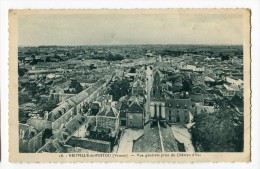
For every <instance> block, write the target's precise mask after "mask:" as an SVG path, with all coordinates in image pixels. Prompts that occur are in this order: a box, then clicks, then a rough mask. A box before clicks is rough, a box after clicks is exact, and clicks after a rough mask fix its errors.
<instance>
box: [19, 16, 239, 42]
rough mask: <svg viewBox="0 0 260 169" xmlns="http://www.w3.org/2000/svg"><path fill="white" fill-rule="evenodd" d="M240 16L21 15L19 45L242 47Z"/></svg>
mask: <svg viewBox="0 0 260 169" xmlns="http://www.w3.org/2000/svg"><path fill="white" fill-rule="evenodd" d="M242 25H243V16H242V15H235V14H233V15H231V14H211V15H209V14H193V15H192V14H186V15H183V14H182V15H173V14H160V15H152V14H134V15H131V14H109V15H105V14H84V15H83V14H81V15H77V14H74V15H72V14H70V15H64V14H52V15H46V14H45V15H42V14H34V15H20V16H19V20H18V43H19V45H22V46H38V45H120V44H242V42H243V34H242V32H243V30H242V28H243V26H242Z"/></svg>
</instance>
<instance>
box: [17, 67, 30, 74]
mask: <svg viewBox="0 0 260 169" xmlns="http://www.w3.org/2000/svg"><path fill="white" fill-rule="evenodd" d="M27 72H28V69H26V68H19V69H18V75H19V76H24V75H25V73H27Z"/></svg>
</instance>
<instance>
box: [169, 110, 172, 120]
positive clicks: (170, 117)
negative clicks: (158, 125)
mask: <svg viewBox="0 0 260 169" xmlns="http://www.w3.org/2000/svg"><path fill="white" fill-rule="evenodd" d="M169 121H172V112H171V110H169Z"/></svg>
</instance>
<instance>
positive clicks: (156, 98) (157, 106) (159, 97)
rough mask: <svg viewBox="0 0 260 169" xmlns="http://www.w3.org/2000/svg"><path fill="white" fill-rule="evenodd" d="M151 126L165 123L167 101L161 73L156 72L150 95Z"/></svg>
mask: <svg viewBox="0 0 260 169" xmlns="http://www.w3.org/2000/svg"><path fill="white" fill-rule="evenodd" d="M150 113H151V114H150V115H151V116H150V124H151V126H153V125H154V124H155V122H157V121H160V122H165V100H164V96H163V88H162V85H161V78H160V73H159V71H157V70H156V71H155V73H154V80H153V86H152V89H151V93H150Z"/></svg>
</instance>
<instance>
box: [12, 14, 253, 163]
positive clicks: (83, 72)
mask: <svg viewBox="0 0 260 169" xmlns="http://www.w3.org/2000/svg"><path fill="white" fill-rule="evenodd" d="M9 32H10V37H9V40H10V44H9V45H10V55H9V67H10V69H9V76H10V84H9V90H10V91H9V93H10V94H9V140H10V143H9V144H10V148H9V149H10V161H12V162H97V161H102V162H197V161H198V162H201V161H205V162H210V161H215V162H225V161H229V162H235V161H243V162H249V161H250V92H251V91H250V11H249V10H247V9H200V10H198V9H164V10H163V9H162V10H147V9H146V10H144V9H138V10H10V11H9Z"/></svg>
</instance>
